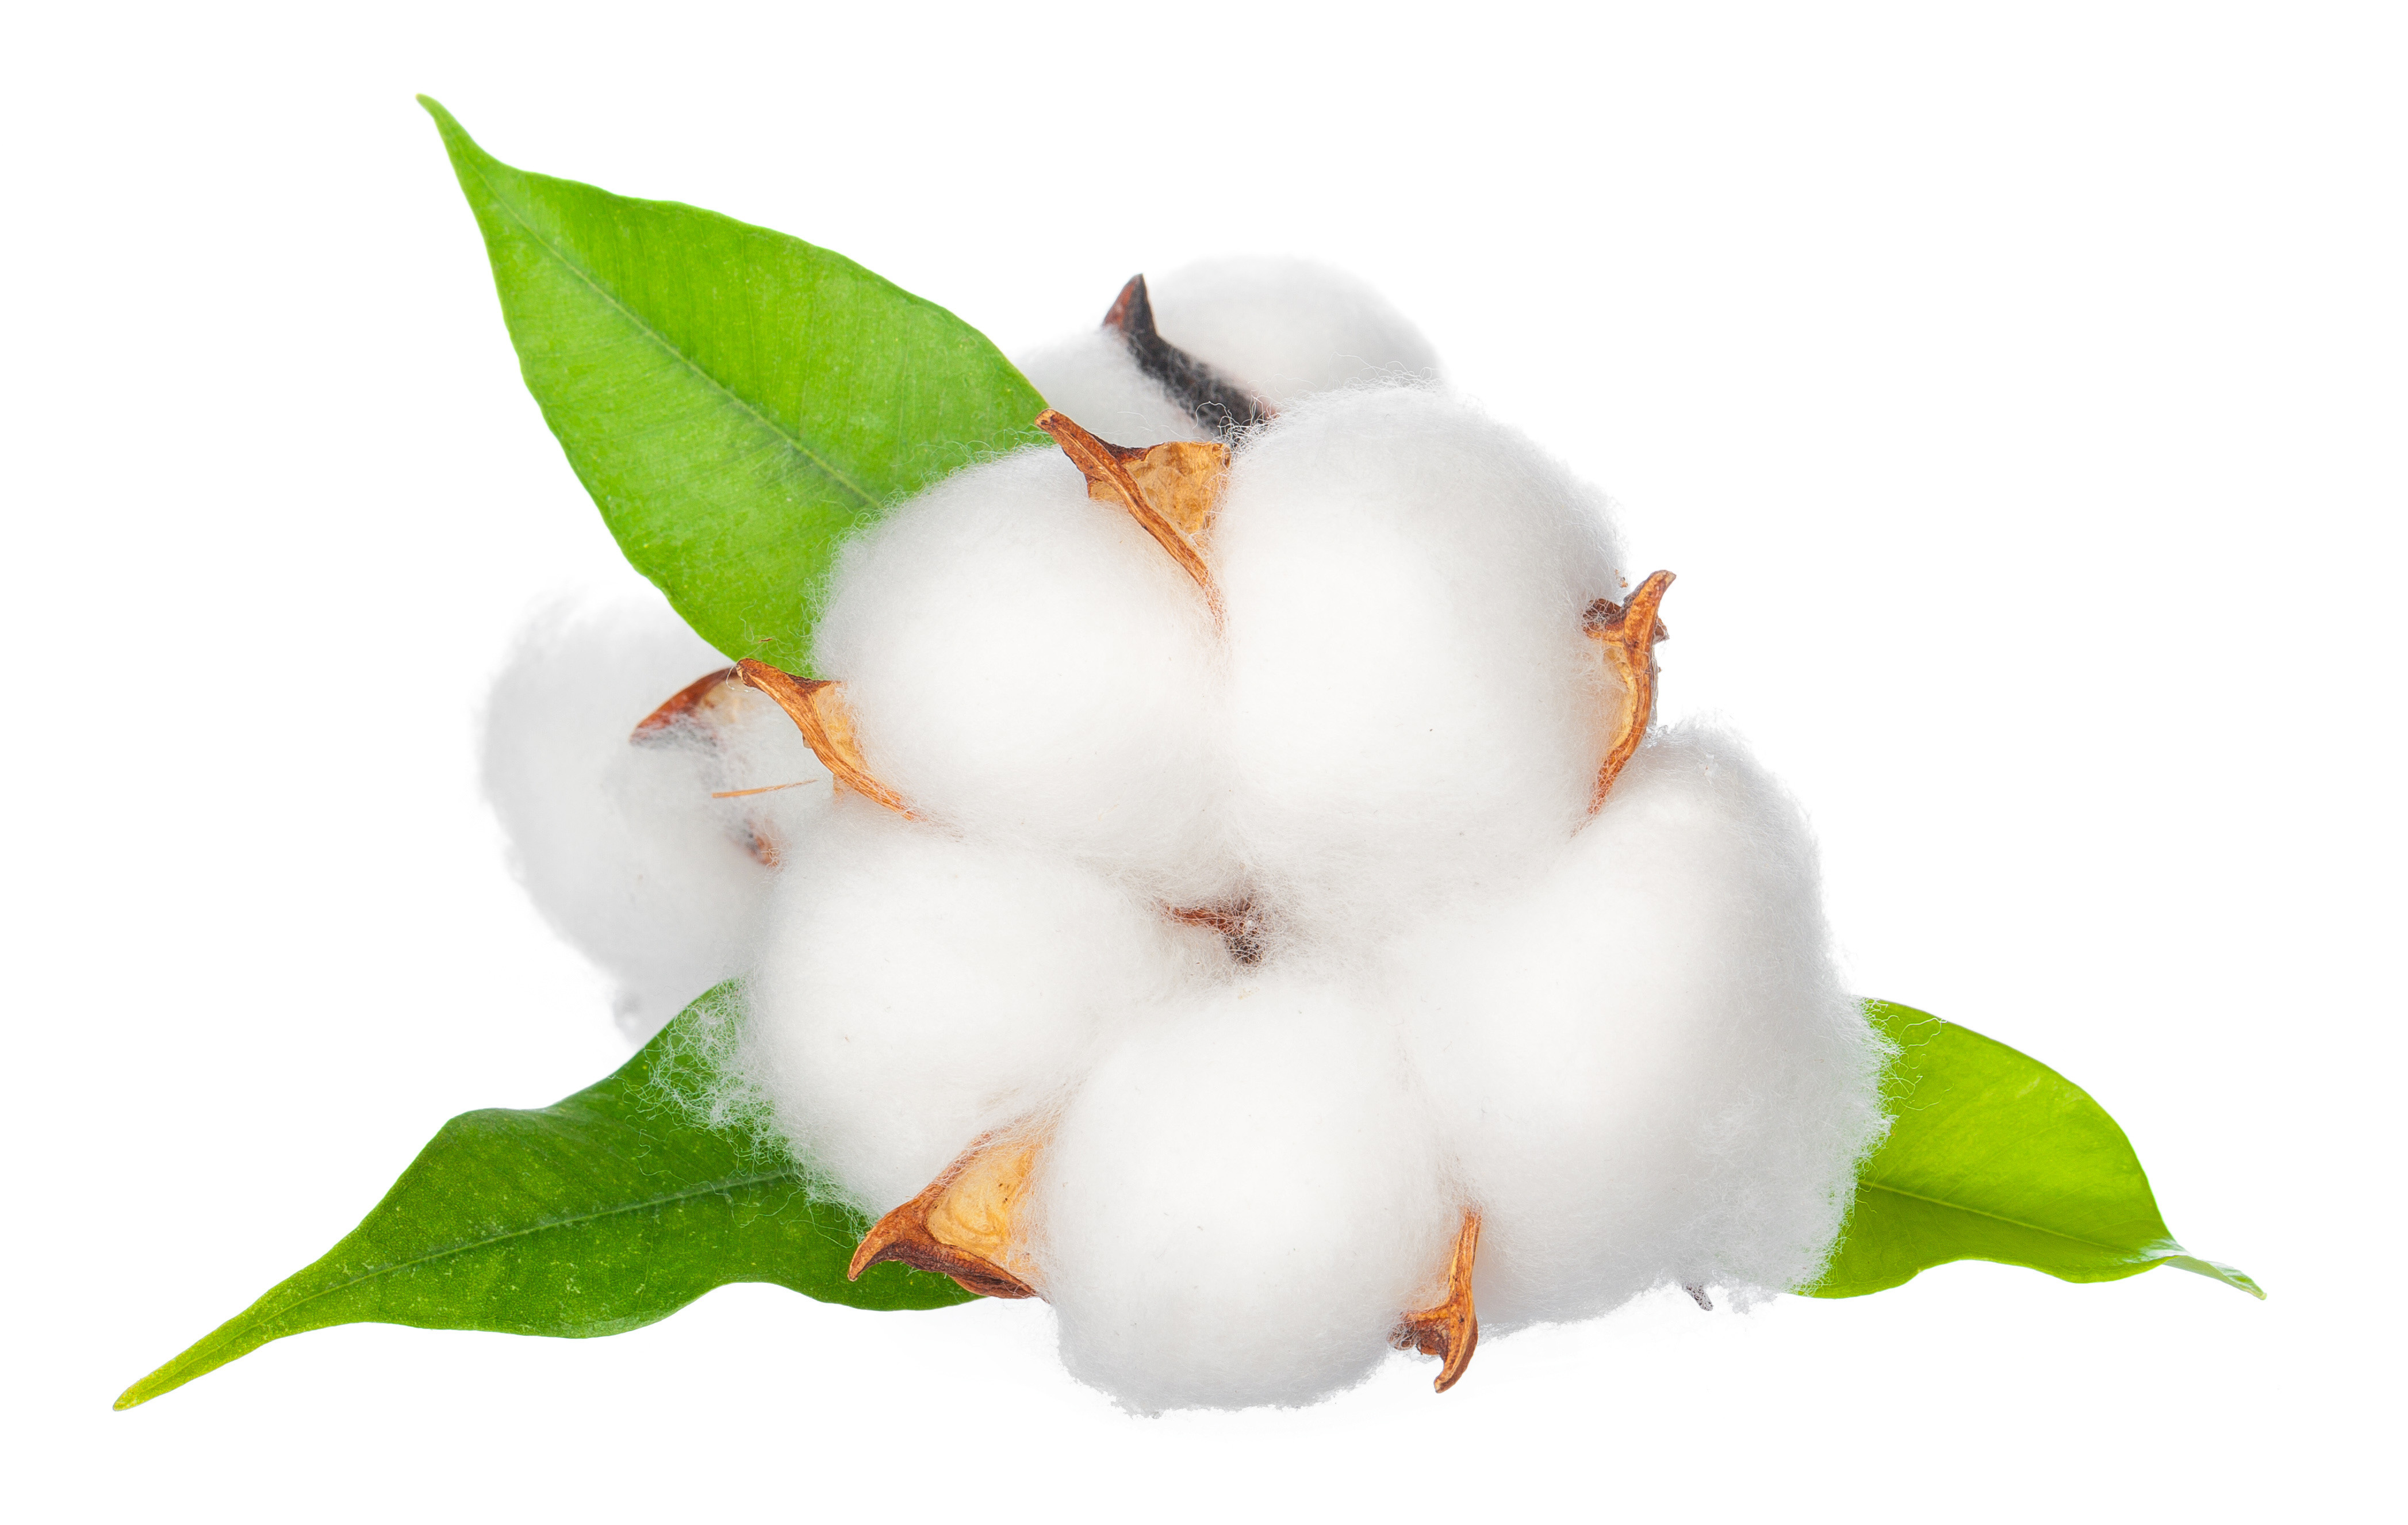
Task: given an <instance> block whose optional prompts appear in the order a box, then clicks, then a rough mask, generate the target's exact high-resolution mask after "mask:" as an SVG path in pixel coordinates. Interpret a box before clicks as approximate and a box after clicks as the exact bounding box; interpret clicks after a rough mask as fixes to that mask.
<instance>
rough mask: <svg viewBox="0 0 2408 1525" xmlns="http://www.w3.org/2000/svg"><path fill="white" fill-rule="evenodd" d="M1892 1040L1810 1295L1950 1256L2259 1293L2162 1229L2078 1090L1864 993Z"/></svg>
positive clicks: (1900, 1274)
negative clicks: (1875, 1128)
mask: <svg viewBox="0 0 2408 1525" xmlns="http://www.w3.org/2000/svg"><path fill="white" fill-rule="evenodd" d="M1866 1009H1867V1011H1868V1012H1869V1013H1870V1014H1871V1016H1872V1019H1873V1021H1874V1023H1875V1024H1876V1025H1877V1026H1878V1027H1880V1028H1881V1029H1882V1030H1883V1031H1884V1032H1885V1033H1886V1034H1887V1035H1888V1036H1889V1037H1890V1038H1891V1040H1892V1041H1894V1042H1895V1043H1898V1044H1899V1057H1898V1061H1897V1063H1896V1064H1895V1065H1894V1066H1893V1068H1892V1070H1891V1074H1890V1086H1889V1091H1890V1101H1891V1105H1892V1106H1893V1108H1894V1109H1895V1112H1896V1121H1895V1122H1894V1124H1893V1125H1892V1127H1891V1129H1890V1133H1889V1137H1888V1138H1887V1139H1886V1140H1885V1142H1884V1143H1883V1144H1882V1146H1881V1148H1880V1149H1879V1150H1877V1151H1876V1152H1875V1153H1874V1155H1873V1157H1872V1158H1871V1159H1870V1160H1868V1161H1867V1162H1866V1165H1865V1168H1864V1170H1863V1172H1862V1173H1861V1174H1860V1175H1859V1177H1858V1181H1857V1187H1856V1207H1855V1210H1854V1212H1853V1214H1852V1215H1851V1216H1850V1217H1849V1220H1848V1226H1847V1230H1846V1231H1845V1232H1844V1234H1843V1235H1842V1239H1841V1244H1840V1248H1839V1250H1838V1252H1837V1253H1836V1254H1835V1255H1834V1256H1833V1257H1832V1259H1831V1264H1830V1267H1829V1269H1828V1270H1827V1271H1826V1272H1825V1273H1824V1275H1823V1279H1822V1280H1821V1281H1819V1282H1818V1283H1816V1284H1815V1285H1814V1286H1813V1288H1808V1290H1810V1291H1811V1292H1812V1293H1813V1295H1814V1296H1817V1297H1857V1296H1860V1295H1862V1294H1864V1293H1866V1292H1878V1291H1881V1290H1882V1289H1884V1288H1890V1287H1896V1286H1898V1285H1899V1284H1900V1283H1902V1282H1905V1281H1907V1280H1909V1279H1910V1278H1912V1277H1913V1276H1914V1274H1915V1273H1918V1272H1921V1271H1924V1270H1928V1268H1930V1267H1932V1266H1936V1265H1941V1264H1943V1263H1945V1262H1947V1261H1950V1260H1999V1261H2003V1262H2005V1263H2006V1264H2008V1265H2018V1266H2028V1267H2030V1268H2031V1269H2032V1270H2034V1271H2045V1272H2047V1273H2049V1274H2050V1275H2052V1276H2060V1277H2063V1278H2064V1279H2065V1280H2067V1281H2075V1282H2093V1281H2114V1280H2116V1279H2117V1278H2119V1277H2123V1276H2131V1275H2137V1274H2139V1273H2141V1272H2143V1271H2147V1270H2149V1269H2150V1268H2152V1267H2154V1266H2159V1265H2177V1266H2180V1267H2182V1268H2183V1269H2184V1270H2186V1271H2195V1272H2197V1273H2200V1275H2203V1276H2211V1277H2214V1279H2215V1280H2217V1281H2220V1282H2223V1283H2225V1284H2227V1285H2228V1286H2231V1287H2237V1288H2240V1289H2241V1290H2243V1291H2244V1292H2247V1293H2250V1294H2251V1295H2252V1296H2256V1297H2264V1296H2265V1295H2266V1294H2265V1293H2263V1292H2262V1291H2259V1290H2258V1288H2257V1283H2256V1282H2253V1281H2251V1280H2250V1279H2249V1278H2248V1277H2247V1276H2245V1275H2243V1273H2240V1272H2238V1271H2235V1270H2234V1269H2232V1268H2231V1267H2230V1266H2227V1265H2219V1264H2217V1263H2216V1262H2214V1261H2213V1260H2202V1259H2198V1258H2196V1257H2194V1256H2192V1255H2191V1254H2190V1253H2189V1252H2188V1251H2186V1250H2185V1249H2184V1248H2183V1247H2182V1245H2180V1244H2176V1243H2175V1242H2174V1239H2173V1236H2172V1235H2171V1233H2170V1232H2168V1231H2167V1229H2166V1221H2165V1218H2164V1217H2163V1216H2161V1215H2160V1214H2159V1213H2158V1211H2157V1197H2156V1195H2155V1194H2154V1193H2152V1192H2151V1191H2150V1189H2149V1178H2148V1176H2147V1174H2146V1173H2143V1171H2142V1169H2141V1161H2140V1158H2139V1157H2138V1156H2137V1155H2135V1154H2134V1153H2133V1152H2132V1144H2131V1141H2130V1140H2128V1139H2127V1138H2126V1137H2125V1136H2124V1130H2123V1129H2120V1128H2118V1127H2116V1126H2115V1120H2114V1118H2113V1117H2110V1116H2108V1115H2107V1113H2106V1111H2105V1110H2104V1109H2103V1108H2101V1107H2100V1105H2099V1103H2098V1102H2096V1101H2092V1100H2091V1099H2090V1097H2089V1095H2088V1093H2086V1092H2085V1091H2084V1090H2083V1089H2082V1087H2080V1086H2076V1085H2074V1084H2073V1083H2072V1082H2071V1081H2070V1080H2068V1079H2066V1078H2065V1077H2064V1076H2063V1075H2060V1074H2058V1073H2057V1072H2056V1071H2054V1070H2051V1069H2050V1068H2049V1067H2048V1066H2046V1065H2044V1064H2042V1063H2041V1062H2040V1061H2039V1060H2037V1059H2033V1058H2030V1057H2027V1056H2025V1055H2022V1054H2018V1053H2017V1052H2015V1051H2014V1049H2012V1048H2009V1047H2008V1046H2007V1045H2006V1044H2004V1043H1998V1042H1995V1041H1993V1040H1991V1039H1988V1038H1985V1037H1983V1036H1982V1035H1981V1034H1980V1033H1978V1032H1974V1031H1972V1030H1971V1029H1967V1028H1960V1027H1957V1025H1955V1024H1954V1023H1949V1022H1943V1021H1942V1020H1941V1019H1940V1018H1938V1017H1936V1016H1932V1015H1930V1014H1928V1013H1924V1012H1918V1011H1915V1010H1914V1009H1913V1008H1911V1007H1906V1006H1897V1005H1893V1004H1891V1003H1890V1002H1887V1001H1869V1002H1867V1003H1866Z"/></svg>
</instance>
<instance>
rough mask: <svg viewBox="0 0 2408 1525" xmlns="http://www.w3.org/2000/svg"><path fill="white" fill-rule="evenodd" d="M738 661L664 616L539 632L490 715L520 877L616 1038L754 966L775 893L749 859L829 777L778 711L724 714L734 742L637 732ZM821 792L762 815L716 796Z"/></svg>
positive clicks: (777, 800) (633, 611) (492, 766)
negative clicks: (587, 979)
mask: <svg viewBox="0 0 2408 1525" xmlns="http://www.w3.org/2000/svg"><path fill="white" fill-rule="evenodd" d="M725 665H726V659H725V658H724V657H723V656H721V655H719V654H718V653H717V652H715V651H713V650H711V648H710V646H709V645H708V644H707V643H705V642H704V641H703V640H701V639H700V638H699V637H697V636H695V634H694V633H693V632H692V631H691V630H689V629H687V628H686V626H685V624H684V622H682V621H681V620H680V619H679V618H678V617H677V615H676V614H675V613H674V612H672V611H670V610H669V609H668V608H667V606H666V605H664V604H661V603H659V602H657V601H645V602H640V603H625V604H614V605H609V606H605V607H600V608H592V609H584V610H576V609H566V608H564V609H560V610H555V611H552V612H551V613H549V614H546V615H544V616H542V617H541V618H539V619H538V620H537V621H536V622H535V623H534V624H533V625H531V626H529V628H528V629H527V630H526V632H525V633H524V634H523V636H522V637H521V639H520V642H519V647H518V650H517V652H516V653H515V654H514V655H512V657H511V659H510V661H509V665H508V666H507V667H506V668H505V669H503V671H502V674H501V676H500V677H499V678H498V679H496V680H495V684H494V689H493V693H492V696H491V698H489V699H488V700H487V703H486V707H485V717H484V718H485V724H484V742H483V746H484V783H485V793H486V797H487V798H489V799H491V800H492V802H493V806H494V813H495V815H496V816H498V817H499V818H500V820H501V824H502V829H503V830H504V831H505V832H506V833H507V834H508V836H509V843H510V856H511V861H512V867H513V868H514V869H515V870H516V871H517V873H518V875H519V878H520V879H521V881H522V882H523V883H524V884H525V885H526V887H527V892H528V894H529V895H530V896H532V897H533V898H534V900H535V902H536V905H537V907H538V909H539V910H541V911H542V912H543V914H544V916H545V918H546V919H547V920H549V921H550V922H551V923H552V926H553V928H555V929H557V930H558V931H559V933H560V934H561V936H562V937H564V938H566V939H567V940H568V942H570V943H571V944H573V945H574V946H575V947H576V948H577V949H578V950H579V951H580V952H581V953H583V954H584V955H585V956H586V957H589V958H591V959H593V960H594V962H595V964H597V965H599V966H600V967H601V968H602V970H603V971H605V972H607V973H609V975H610V976H611V978H612V979H613V980H615V981H616V982H617V985H618V996H617V1000H616V1008H617V1014H618V1018H619V1022H620V1025H621V1027H622V1028H623V1029H625V1031H626V1032H627V1034H628V1035H629V1036H630V1037H632V1038H637V1039H641V1038H644V1037H647V1036H649V1035H650V1034H651V1033H652V1031H653V1029H657V1028H658V1027H659V1026H660V1025H661V1024H662V1023H663V1022H666V1021H667V1020H668V1019H669V1018H670V1017H672V1016H674V1015H676V1014H678V1012H679V1011H680V1010H681V1009H682V1008H683V1007H684V1006H685V1004H686V1003H687V1002H688V1001H690V1000H693V999H694V998H695V997H696V996H698V995H700V994H702V993H703V992H704V991H705V990H707V989H709V988H710V986H712V985H716V984H717V983H719V982H720V981H722V980H724V979H726V978H728V977H729V976H731V975H733V974H735V973H737V972H738V971H740V970H741V969H742V968H743V967H744V965H745V963H746V962H747V961H748V957H749V947H750V943H751V940H752V937H753V928H754V922H755V918H756V917H757V915H758V913H759V911H760V908H761V905H762V903H763V901H764V900H765V899H766V898H767V894H768V891H769V888H770V885H771V883H772V876H771V874H770V871H769V870H768V869H767V867H765V866H764V865H763V864H762V863H761V862H760V861H759V858H758V856H756V854H755V851H754V848H753V844H754V842H756V841H759V840H761V839H763V838H772V839H773V838H774V837H775V836H776V834H777V833H778V831H779V830H780V826H779V822H780V820H781V814H782V813H784V812H787V811H790V810H791V809H793V808H794V801H795V800H796V798H798V797H800V796H803V795H805V794H824V793H825V792H826V790H827V789H828V787H829V784H828V777H827V774H826V772H825V770H823V769H822V768H821V767H820V766H819V763H818V761H817V759H815V758H814V757H812V755H811V754H810V749H809V748H808V747H806V746H804V745H803V743H802V741H801V738H800V737H798V736H797V735H796V732H795V728H794V726H793V725H792V724H791V723H790V722H789V721H787V720H786V718H785V716H784V715H783V714H781V713H780V712H779V711H778V709H777V707H776V706H775V705H774V704H771V703H769V702H768V701H767V699H766V698H762V697H760V696H758V695H755V694H752V693H751V692H750V691H749V690H746V691H740V692H739V694H738V695H734V696H730V697H729V699H728V701H727V702H726V703H725V704H724V705H723V706H722V709H721V713H722V715H723V717H724V718H723V726H722V730H723V733H724V734H723V735H722V736H721V737H720V738H718V739H717V744H710V743H708V742H706V741H705V740H704V738H702V737H701V736H699V735H697V734H696V733H695V731H694V730H693V729H692V728H691V727H678V728H676V729H674V730H672V731H671V732H669V733H667V734H665V735H663V736H661V737H659V738H658V739H657V740H656V741H654V742H653V743H652V744H649V745H643V746H637V745H631V744H630V743H629V741H628V735H629V733H630V732H631V731H632V730H633V729H634V728H635V727H636V726H637V725H638V723H639V722H641V721H642V720H643V719H644V718H645V716H647V715H649V714H651V713H652V711H653V710H654V709H655V708H656V707H657V706H658V705H659V704H660V703H661V702H662V701H663V700H665V699H667V698H668V697H669V696H670V695H672V694H674V693H676V692H677V691H678V690H680V689H681V688H683V687H684V686H686V684H688V683H692V682H693V681H694V680H695V679H696V678H698V677H700V676H702V675H703V674H704V673H707V672H710V671H711V670H713V669H718V668H723V667H724V666H725ZM796 780H804V781H809V782H808V783H807V784H806V785H805V787H804V788H803V789H797V790H792V791H783V792H781V793H779V794H774V795H767V796H763V797H759V798H756V799H753V800H745V801H736V800H714V799H712V798H710V796H711V794H712V792H713V791H715V790H721V789H736V788H749V787H753V786H754V785H756V784H783V783H788V782H790V781H796Z"/></svg>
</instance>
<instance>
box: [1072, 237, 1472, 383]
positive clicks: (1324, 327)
mask: <svg viewBox="0 0 2408 1525" xmlns="http://www.w3.org/2000/svg"><path fill="white" fill-rule="evenodd" d="M1146 284H1147V287H1148V288H1149V290H1150V292H1151V294H1152V295H1153V298H1154V327H1155V330H1156V331H1157V332H1158V333H1160V334H1161V335H1162V337H1163V338H1165V339H1168V341H1169V342H1171V343H1172V344H1175V345H1177V346H1178V347H1179V348H1181V349H1183V350H1184V351H1186V352H1188V353H1189V354H1191V355H1194V356H1195V357H1196V358H1197V359H1198V360H1201V361H1203V362H1204V363H1205V364H1207V365H1209V366H1211V367H1213V368H1214V369H1216V370H1218V371H1220V372H1221V373H1222V374H1224V375H1226V376H1228V377H1231V378H1233V379H1235V380H1236V381H1240V382H1242V383H1244V384H1245V385H1246V386H1247V387H1249V388H1251V389H1252V390H1253V391H1254V392H1255V393H1256V394H1257V395H1258V396H1262V397H1264V398H1265V399H1267V400H1268V401H1269V402H1270V403H1271V404H1272V406H1274V407H1277V408H1281V409H1285V408H1287V407H1289V406H1290V405H1292V404H1294V403H1297V402H1299V401H1301V400H1303V399H1304V398H1305V397H1307V396H1311V395H1312V394H1313V393H1317V392H1327V391H1330V390H1333V389H1335V388H1338V387H1347V386H1359V385H1363V384H1366V383H1379V382H1394V381H1433V380H1436V379H1437V376H1438V371H1439V363H1438V352H1437V351H1435V350H1433V349H1431V348H1430V345H1429V341H1428V340H1427V339H1426V338H1422V335H1421V331H1420V330H1419V329H1417V328H1415V327H1414V326H1413V325H1412V324H1411V323H1408V322H1407V321H1406V320H1405V316H1404V314H1403V313H1401V312H1398V310H1397V309H1396V308H1395V307H1393V306H1391V305H1390V304H1389V302H1388V300H1387V299H1386V298H1385V297H1383V296H1382V295H1380V294H1379V293H1378V292H1376V291H1373V290H1372V289H1371V288H1370V287H1369V285H1367V284H1365V283H1364V282H1363V281H1359V280H1357V279H1356V278H1355V277H1354V276H1351V275H1348V274H1346V273H1345V272H1344V271H1342V270H1334V269H1331V268H1330V267H1329V266H1326V265H1315V264H1313V263H1312V262H1310V261H1307V260H1295V259H1215V260H1206V261H1202V262H1199V263H1197V264H1195V265H1188V266H1181V267H1180V268H1178V269H1175V270H1172V271H1170V272H1169V273H1168V274H1167V275H1164V276H1161V277H1158V278H1156V277H1149V278H1148V279H1147V282H1146ZM1057 406H1058V405H1057ZM1072 416H1073V417H1076V416H1077V415H1076V414H1073V415H1072Z"/></svg>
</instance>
